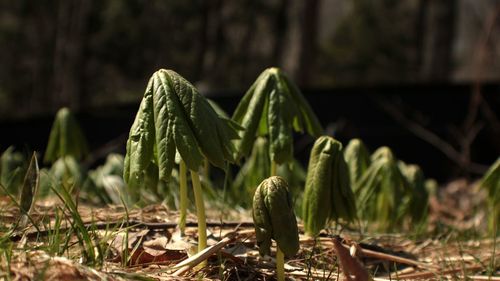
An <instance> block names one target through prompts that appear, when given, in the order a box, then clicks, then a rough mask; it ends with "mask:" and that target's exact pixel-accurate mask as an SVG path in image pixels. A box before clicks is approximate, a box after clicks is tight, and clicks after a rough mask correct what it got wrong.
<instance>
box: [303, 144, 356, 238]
mask: <svg viewBox="0 0 500 281" xmlns="http://www.w3.org/2000/svg"><path fill="white" fill-rule="evenodd" d="M302 216H303V219H304V229H305V231H306V232H307V233H309V234H310V235H317V234H318V233H319V232H320V230H321V229H323V228H324V227H325V226H326V224H327V223H328V221H330V220H338V219H343V220H345V221H347V222H351V221H353V220H354V219H355V218H356V204H355V202H354V195H353V192H352V190H351V185H350V181H349V171H348V169H347V164H346V163H345V160H344V155H343V151H342V144H341V143H340V142H338V141H337V140H335V139H333V138H331V137H328V136H322V137H320V138H318V139H317V140H316V142H315V143H314V146H313V148H312V150H311V156H310V159H309V167H308V170H307V178H306V188H305V191H304V201H303V204H302Z"/></svg>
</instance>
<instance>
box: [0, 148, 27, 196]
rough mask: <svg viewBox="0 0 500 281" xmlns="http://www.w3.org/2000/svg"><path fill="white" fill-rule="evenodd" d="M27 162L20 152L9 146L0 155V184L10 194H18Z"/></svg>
mask: <svg viewBox="0 0 500 281" xmlns="http://www.w3.org/2000/svg"><path fill="white" fill-rule="evenodd" d="M26 169H27V163H26V159H25V158H24V156H23V154H22V153H19V152H16V151H14V147H13V146H9V147H8V148H7V149H6V150H5V151H4V152H3V153H2V156H0V184H1V185H2V186H4V187H5V188H7V190H8V191H9V192H10V193H11V194H16V195H17V194H19V190H20V189H21V185H22V184H23V177H24V175H25V173H26Z"/></svg>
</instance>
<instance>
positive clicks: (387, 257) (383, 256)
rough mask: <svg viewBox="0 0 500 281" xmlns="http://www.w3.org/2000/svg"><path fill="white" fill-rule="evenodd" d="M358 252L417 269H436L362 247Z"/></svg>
mask: <svg viewBox="0 0 500 281" xmlns="http://www.w3.org/2000/svg"><path fill="white" fill-rule="evenodd" d="M343 246H344V247H345V248H348V249H349V246H347V245H343ZM358 251H359V253H360V254H362V255H363V256H366V257H372V258H378V259H383V260H389V261H393V262H398V263H402V264H407V265H412V266H416V267H418V268H422V269H427V268H429V267H434V266H433V265H430V264H424V263H422V262H419V261H415V260H411V259H407V258H403V257H398V256H395V255H390V254H386V253H381V252H376V251H373V250H368V249H363V248H361V247H359V249H358Z"/></svg>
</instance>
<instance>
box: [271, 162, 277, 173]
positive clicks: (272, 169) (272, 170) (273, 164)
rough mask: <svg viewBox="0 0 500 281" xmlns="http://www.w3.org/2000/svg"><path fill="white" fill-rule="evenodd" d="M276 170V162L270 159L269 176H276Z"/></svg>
mask: <svg viewBox="0 0 500 281" xmlns="http://www.w3.org/2000/svg"><path fill="white" fill-rule="evenodd" d="M276 172H277V165H276V162H274V161H271V177H272V176H277V174H276Z"/></svg>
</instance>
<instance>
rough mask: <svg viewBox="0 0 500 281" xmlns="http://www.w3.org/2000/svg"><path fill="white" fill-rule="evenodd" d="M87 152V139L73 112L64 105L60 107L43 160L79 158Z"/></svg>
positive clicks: (47, 161) (52, 161)
mask: <svg viewBox="0 0 500 281" xmlns="http://www.w3.org/2000/svg"><path fill="white" fill-rule="evenodd" d="M88 152H89V148H88V144H87V141H86V139H85V136H84V134H83V132H82V130H81V128H80V126H79V125H78V122H77V121H76V119H75V117H74V116H73V113H72V112H71V111H70V110H69V109H68V108H66V107H64V108H61V109H60V110H59V111H58V112H57V115H56V118H55V120H54V124H53V125H52V129H51V131H50V135H49V142H48V144H47V150H46V151H45V157H44V160H43V161H44V162H45V163H54V162H55V161H56V160H57V159H59V158H61V157H64V156H73V157H75V159H77V160H81V159H82V158H84V157H85V156H86V155H87V154H88Z"/></svg>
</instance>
